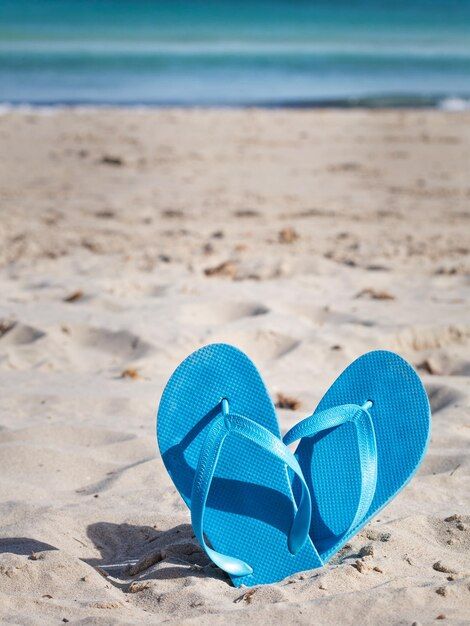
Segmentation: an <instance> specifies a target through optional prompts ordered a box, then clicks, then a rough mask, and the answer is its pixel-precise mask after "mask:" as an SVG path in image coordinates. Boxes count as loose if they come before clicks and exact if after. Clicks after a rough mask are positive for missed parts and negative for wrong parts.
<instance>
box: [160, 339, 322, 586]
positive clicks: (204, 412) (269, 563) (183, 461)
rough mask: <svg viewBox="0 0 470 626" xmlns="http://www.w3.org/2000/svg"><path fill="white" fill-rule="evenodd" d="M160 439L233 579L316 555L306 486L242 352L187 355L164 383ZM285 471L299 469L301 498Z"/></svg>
mask: <svg viewBox="0 0 470 626" xmlns="http://www.w3.org/2000/svg"><path fill="white" fill-rule="evenodd" d="M157 439H158V445H159V448H160V452H161V455H162V458H163V462H164V464H165V466H166V469H167V470H168V472H169V474H170V476H171V478H172V480H173V482H174V484H175V486H176V488H177V490H178V491H179V493H180V494H181V497H182V498H183V500H184V501H185V503H186V504H187V505H188V507H189V508H190V510H191V521H192V525H193V530H194V533H195V535H196V537H197V539H198V541H199V543H200V545H201V547H202V548H203V549H204V550H205V552H206V553H207V555H208V556H209V557H210V559H211V560H212V561H213V562H214V563H215V564H216V565H218V566H219V567H220V568H221V569H223V570H224V571H225V572H227V574H228V575H229V576H230V578H231V579H232V582H233V584H234V585H235V586H237V587H238V586H240V585H245V586H252V585H257V584H263V583H272V582H276V581H279V580H282V579H283V578H285V577H287V576H289V575H291V574H293V573H295V572H298V571H303V570H309V569H313V568H316V567H320V566H321V565H322V561H321V559H320V558H319V556H318V553H317V551H316V549H315V547H314V546H313V544H312V542H311V540H310V537H309V528H310V516H311V502H310V495H309V491H308V488H307V486H306V484H305V481H304V479H303V476H302V472H301V471H300V467H299V465H298V462H297V460H296V458H295V457H294V455H293V454H292V453H291V452H290V451H289V449H288V448H287V447H286V446H285V445H284V444H283V443H282V441H281V438H280V432H279V426H278V422H277V418H276V414H275V410H274V407H273V404H272V402H271V400H270V398H269V395H268V393H267V391H266V388H265V386H264V383H263V381H262V379H261V377H260V375H259V373H258V371H257V369H256V368H255V366H254V365H253V363H252V362H251V361H250V359H249V358H248V357H247V356H246V355H244V354H243V353H242V352H240V351H239V350H237V349H236V348H234V347H232V346H229V345H226V344H212V345H209V346H205V347H204V348H201V349H200V350H197V351H196V352H194V353H193V354H191V355H190V356H189V357H187V358H186V359H185V360H184V361H183V362H182V363H181V364H180V365H179V367H178V368H177V369H176V371H175V372H174V373H173V375H172V377H171V378H170V380H169V382H168V384H167V386H166V388H165V390H164V392H163V395H162V399H161V401H160V406H159V410H158V417H157ZM289 472H294V474H296V475H297V476H298V479H299V484H300V489H299V497H298V498H297V503H298V505H297V504H296V500H295V499H294V497H293V494H292V486H291V482H290V478H289Z"/></svg>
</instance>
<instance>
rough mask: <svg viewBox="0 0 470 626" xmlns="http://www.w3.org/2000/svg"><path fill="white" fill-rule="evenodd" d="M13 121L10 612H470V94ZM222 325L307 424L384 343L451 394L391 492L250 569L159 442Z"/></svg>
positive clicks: (1, 235)
mask: <svg viewBox="0 0 470 626" xmlns="http://www.w3.org/2000/svg"><path fill="white" fill-rule="evenodd" d="M0 146H1V152H2V159H1V166H0V207H1V220H0V292H1V300H0V380H1V383H2V384H1V398H0V467H1V472H0V510H1V512H0V547H1V550H0V621H2V623H10V624H13V623H15V624H16V623H18V624H46V623H47V624H60V623H65V622H70V623H80V624H97V625H98V624H99V625H104V624H136V623H142V624H151V623H158V622H165V621H166V622H172V623H178V624H182V623H188V624H189V623H194V624H223V623H232V622H235V621H236V622H237V623H238V624H252V623H253V621H257V622H258V623H260V624H263V623H275V624H278V623H279V624H281V623H282V624H313V623H315V624H325V625H326V624H351V625H355V626H357V625H358V624H409V625H410V626H411V624H413V623H415V624H431V623H435V622H436V620H437V623H442V624H464V623H468V620H469V619H470V558H469V557H470V495H469V494H470V481H469V474H470V429H469V426H470V385H469V380H470V379H469V376H470V353H469V347H470V306H469V304H470V280H469V272H470V256H469V252H470V179H469V171H470V112H461V113H445V112H439V111H424V110H421V111H418V110H416V111H412V110H403V111H398V110H397V111H380V110H377V111H366V110H351V111H335V110H305V111H294V110H292V111H287V110H258V109H253V110H250V109H246V110H235V109H234V110H229V109H227V110H217V109H208V110H203V109H200V110H198V109H188V110H183V109H180V110H178V109H161V110H150V109H149V110H145V109H134V110H125V109H106V108H101V109H77V110H56V111H52V110H50V109H49V110H48V109H44V110H41V109H39V110H35V111H32V110H30V111H28V110H23V111H21V110H16V111H15V110H8V109H5V110H3V111H2V114H1V115H0ZM216 341H224V342H227V343H231V344H234V345H236V346H238V347H239V348H241V349H242V350H244V351H246V352H247V354H248V355H249V356H250V357H251V358H252V359H253V360H254V361H255V363H256V364H257V366H258V367H259V369H260V371H261V374H262V376H263V377H264V379H265V381H266V383H267V385H268V388H269V390H270V391H271V393H272V397H273V399H274V401H276V402H277V403H278V404H280V405H281V407H280V408H279V418H280V421H281V426H282V429H283V430H284V431H285V430H287V429H288V428H289V427H291V426H292V425H293V424H294V423H295V422H296V421H297V420H298V419H300V418H302V417H304V416H306V415H308V414H310V413H311V412H312V411H313V409H314V408H315V406H316V405H317V403H318V402H319V400H320V398H321V397H322V395H323V393H324V392H325V391H326V390H327V388H328V386H329V385H330V384H331V383H332V382H333V380H334V379H335V378H336V376H337V375H338V374H339V373H340V372H341V371H342V370H343V369H344V368H345V367H346V366H347V365H348V364H349V363H350V362H351V361H352V360H353V359H354V358H356V357H357V356H359V355H360V354H362V353H364V352H366V351H368V350H372V349H376V348H385V349H391V350H395V351H397V352H398V353H399V354H401V355H402V356H403V357H405V358H406V359H408V360H409V361H410V362H411V363H412V364H413V365H414V366H415V367H416V368H417V369H418V371H419V373H420V375H421V376H422V379H423V381H424V383H425V385H426V389H427V391H428V394H429V397H430V401H431V406H432V411H433V427H432V441H431V445H430V449H429V452H428V454H427V456H426V459H425V461H424V463H423V465H422V466H421V468H420V470H419V473H418V475H417V476H416V477H415V478H414V479H413V480H412V482H411V483H410V484H409V486H408V487H407V488H406V489H405V490H404V491H403V492H401V493H400V494H399V495H398V497H397V498H396V499H395V500H394V501H393V503H392V504H391V505H390V506H388V507H387V508H386V509H384V510H383V511H382V512H381V514H379V516H378V517H377V518H376V519H375V520H374V521H373V522H372V523H371V524H369V525H368V526H367V527H366V528H365V529H364V530H363V531H362V532H361V533H360V534H359V535H358V536H356V537H355V539H354V540H353V541H352V542H351V543H350V544H348V545H347V546H346V548H345V549H344V550H343V551H342V552H341V553H340V554H338V555H337V556H336V557H335V559H334V560H333V561H332V562H331V563H330V564H328V565H327V566H326V567H325V568H323V569H321V570H316V571H310V572H304V573H300V574H297V575H295V576H293V577H292V578H290V579H288V580H285V581H283V582H281V583H279V584H275V585H269V586H266V587H258V588H254V589H252V590H250V591H249V592H247V590H246V589H245V590H244V589H235V588H234V587H233V586H231V584H230V582H229V580H228V579H227V578H226V577H225V575H224V574H223V573H222V572H221V571H220V570H218V569H216V568H215V567H214V566H212V565H211V564H210V563H209V561H208V559H207V557H206V555H205V554H204V553H203V552H202V550H201V549H200V548H199V546H198V545H197V543H196V540H195V539H194V537H193V535H192V530H191V527H190V520H189V512H188V510H187V508H186V506H185V505H184V503H183V502H182V500H181V499H180V497H179V495H178V493H177V492H176V490H175V488H174V487H173V484H172V483H171V480H170V478H169V477H168V475H167V473H166V471H165V469H164V467H163V463H162V461H161V459H160V457H159V455H158V453H157V451H156V441H155V414H156V410H157V406H158V401H159V398H160V395H161V393H162V390H163V387H164V385H165V383H166V381H167V379H168V377H169V376H170V375H171V373H172V371H173V370H174V368H175V367H176V366H177V365H178V364H179V362H180V360H181V359H182V358H184V357H185V356H186V355H187V354H189V353H190V352H191V351H193V350H195V349H196V348H198V347H200V346H202V345H204V344H206V343H210V342H216Z"/></svg>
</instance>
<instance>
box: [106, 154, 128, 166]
mask: <svg viewBox="0 0 470 626" xmlns="http://www.w3.org/2000/svg"><path fill="white" fill-rule="evenodd" d="M100 163H104V165H114V166H117V167H120V166H121V165H124V159H123V158H121V157H120V156H114V155H112V154H104V155H103V156H102V157H101V159H100Z"/></svg>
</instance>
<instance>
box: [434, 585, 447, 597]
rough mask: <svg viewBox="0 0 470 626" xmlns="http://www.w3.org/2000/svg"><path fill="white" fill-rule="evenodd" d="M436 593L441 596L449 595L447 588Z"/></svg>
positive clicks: (439, 588)
mask: <svg viewBox="0 0 470 626" xmlns="http://www.w3.org/2000/svg"><path fill="white" fill-rule="evenodd" d="M436 593H437V594H438V595H440V596H446V595H447V589H446V588H445V587H438V588H437V589H436Z"/></svg>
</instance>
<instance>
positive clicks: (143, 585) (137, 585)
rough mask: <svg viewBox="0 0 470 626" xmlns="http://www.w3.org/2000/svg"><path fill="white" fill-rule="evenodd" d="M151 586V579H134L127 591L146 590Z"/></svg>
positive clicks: (137, 591)
mask: <svg viewBox="0 0 470 626" xmlns="http://www.w3.org/2000/svg"><path fill="white" fill-rule="evenodd" d="M150 587H151V583H150V581H149V580H144V581H141V582H138V581H134V582H132V583H131V584H130V585H129V587H128V588H127V591H129V593H139V591H144V589H149V588H150Z"/></svg>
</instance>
